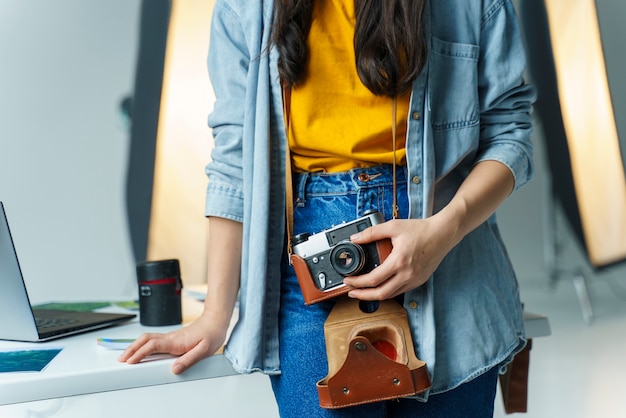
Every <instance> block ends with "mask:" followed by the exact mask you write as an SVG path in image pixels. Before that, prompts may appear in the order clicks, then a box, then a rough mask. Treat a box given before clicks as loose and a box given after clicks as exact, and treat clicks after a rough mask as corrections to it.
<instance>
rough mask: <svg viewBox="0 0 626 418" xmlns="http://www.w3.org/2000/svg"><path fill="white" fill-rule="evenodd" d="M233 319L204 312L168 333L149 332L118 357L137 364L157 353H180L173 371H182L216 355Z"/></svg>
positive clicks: (176, 372)
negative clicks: (185, 324)
mask: <svg viewBox="0 0 626 418" xmlns="http://www.w3.org/2000/svg"><path fill="white" fill-rule="evenodd" d="M228 325H229V321H225V320H218V319H217V318H215V316H214V315H211V314H210V313H208V312H204V313H203V314H202V315H201V316H200V317H198V318H197V319H196V320H195V321H194V322H192V323H191V324H189V325H188V326H185V327H183V328H181V329H178V330H176V331H172V332H168V333H165V334H158V333H146V334H142V335H141V336H140V337H139V338H137V339H136V340H135V341H134V342H133V343H132V344H131V345H130V346H129V347H128V348H127V349H126V350H125V351H124V352H123V353H122V355H121V356H120V357H119V358H118V361H120V362H124V363H128V364H136V363H139V362H141V361H143V360H144V359H146V358H147V357H148V356H152V355H154V354H172V355H176V356H180V357H179V358H177V359H176V361H174V363H173V364H172V373H174V374H181V373H182V372H184V371H185V370H187V369H188V368H189V367H191V366H193V365H194V364H196V363H197V362H199V361H200V360H202V359H204V358H206V357H209V356H211V355H212V354H214V353H215V352H216V351H217V350H218V349H219V348H220V347H221V346H222V345H223V344H224V341H225V339H226V332H227V330H228Z"/></svg>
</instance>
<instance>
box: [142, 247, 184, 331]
mask: <svg viewBox="0 0 626 418" xmlns="http://www.w3.org/2000/svg"><path fill="white" fill-rule="evenodd" d="M137 281H138V283H139V322H140V323H141V324H142V325H147V326H162V325H176V324H180V323H181V322H182V320H183V314H182V307H181V290H182V288H183V282H182V280H181V278H180V267H179V264H178V260H175V259H174V260H160V261H144V262H141V263H138V264H137Z"/></svg>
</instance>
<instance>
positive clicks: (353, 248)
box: [330, 241, 365, 276]
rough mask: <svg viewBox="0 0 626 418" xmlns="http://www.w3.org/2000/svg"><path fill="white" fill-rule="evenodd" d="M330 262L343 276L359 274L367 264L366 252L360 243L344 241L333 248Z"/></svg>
mask: <svg viewBox="0 0 626 418" xmlns="http://www.w3.org/2000/svg"><path fill="white" fill-rule="evenodd" d="M330 264H331V266H333V268H334V269H335V271H337V273H339V274H341V275H342V276H354V275H357V274H359V272H360V271H361V269H362V268H363V266H364V265H365V252H364V251H363V248H362V247H361V246H360V245H358V244H354V243H352V242H350V241H342V242H340V243H339V244H337V245H335V246H334V247H333V249H332V250H331V252H330Z"/></svg>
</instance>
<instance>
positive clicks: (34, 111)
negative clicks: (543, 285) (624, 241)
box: [0, 0, 626, 301]
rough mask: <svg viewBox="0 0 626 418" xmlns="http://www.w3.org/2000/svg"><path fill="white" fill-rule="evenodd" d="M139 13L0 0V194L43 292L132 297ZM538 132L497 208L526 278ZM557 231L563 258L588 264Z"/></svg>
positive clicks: (535, 246) (543, 275) (114, 1)
mask: <svg viewBox="0 0 626 418" xmlns="http://www.w3.org/2000/svg"><path fill="white" fill-rule="evenodd" d="M518 1H521V0H518ZM524 1H536V0H524ZM516 3H517V2H516ZM598 7H599V11H600V14H601V16H600V20H601V24H602V27H603V31H604V34H605V35H606V36H605V37H606V43H605V45H606V49H607V61H608V63H609V66H610V68H609V76H610V77H611V82H612V83H615V84H616V85H617V87H615V86H614V90H613V91H614V93H616V95H614V100H615V105H616V110H617V112H616V113H617V115H618V117H619V116H620V115H623V114H624V112H623V111H621V110H622V109H626V90H625V89H624V86H623V85H619V84H618V83H620V82H621V80H620V79H619V78H620V68H623V67H624V63H623V56H624V54H622V53H614V52H616V51H618V50H620V49H621V48H622V47H623V40H622V39H623V36H622V37H620V33H622V32H623V23H622V21H621V19H622V18H623V16H626V14H625V12H626V3H624V2H622V1H621V0H599V1H598ZM138 17H139V0H110V1H107V2H103V1H97V0H54V1H49V0H5V1H1V2H0V59H1V60H2V61H1V63H0V200H2V201H4V203H5V205H6V209H7V211H8V216H9V218H10V221H11V227H12V229H13V234H14V239H15V241H16V245H17V247H18V251H19V255H20V257H21V261H22V267H23V270H24V273H25V276H26V280H27V284H28V285H29V287H30V289H31V296H32V297H33V299H34V300H35V301H43V300H49V299H103V298H126V297H131V296H134V292H135V284H134V261H133V260H132V256H131V249H130V243H129V238H128V234H127V229H126V218H125V207H124V205H125V202H124V185H125V174H126V159H127V150H128V141H129V137H128V132H127V130H126V127H125V126H124V123H123V121H122V119H121V117H120V113H119V103H120V101H121V99H122V98H123V97H124V96H125V95H127V94H129V93H130V92H131V91H132V82H133V77H134V65H135V56H136V52H137V51H136V47H137V40H138V36H137V35H138V27H137V23H138ZM613 69H614V70H613ZM622 83H623V82H622ZM624 123H626V118H623V120H622V119H620V123H619V126H620V131H621V132H626V128H624V127H623V125H624ZM542 142H543V138H542V137H541V132H540V125H538V126H537V130H536V135H535V143H536V145H537V158H536V162H537V176H536V179H535V181H534V182H532V183H531V184H529V185H528V186H526V187H525V188H523V189H522V190H520V191H519V192H518V193H516V194H515V195H513V196H512V197H511V198H510V199H509V200H508V201H507V202H505V204H504V205H503V207H502V209H501V210H500V211H499V218H500V221H501V229H502V233H503V235H504V237H505V240H506V242H507V244H508V247H509V250H510V254H511V258H512V260H513V263H514V265H515V267H516V269H517V271H518V274H519V277H520V283H521V286H522V289H523V288H524V286H526V285H527V284H528V283H531V282H532V281H535V280H539V281H543V280H546V281H547V280H548V273H547V269H546V267H545V264H544V248H543V234H544V216H545V210H544V208H545V205H546V200H545V190H546V188H545V184H546V169H545V163H544V160H543V155H542V146H541V145H542ZM561 230H562V233H563V234H565V241H566V242H567V243H568V244H567V245H565V247H564V251H565V256H566V257H565V260H564V264H566V265H572V266H575V265H579V264H582V265H584V264H585V263H584V256H583V255H582V253H581V252H580V249H579V248H578V247H577V245H576V244H575V242H574V241H573V240H571V239H568V238H567V234H568V232H567V228H566V226H565V225H561ZM618 273H619V274H623V269H621V270H618Z"/></svg>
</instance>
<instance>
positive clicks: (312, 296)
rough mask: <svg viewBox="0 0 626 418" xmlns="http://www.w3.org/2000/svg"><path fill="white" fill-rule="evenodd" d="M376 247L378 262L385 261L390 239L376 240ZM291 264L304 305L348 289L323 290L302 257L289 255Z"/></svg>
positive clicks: (346, 287) (337, 294)
mask: <svg viewBox="0 0 626 418" xmlns="http://www.w3.org/2000/svg"><path fill="white" fill-rule="evenodd" d="M376 249H377V251H378V257H379V258H380V262H381V263H382V262H383V261H385V259H386V258H387V256H388V255H389V253H391V249H392V245H391V240H390V239H383V240H380V241H376ZM291 264H292V265H293V268H294V269H295V271H296V276H297V277H298V283H299V284H300V289H301V290H302V295H303V296H304V303H305V304H306V305H312V304H314V303H317V302H321V301H323V300H327V299H331V298H334V297H337V296H340V295H345V294H346V293H348V292H349V291H350V288H349V287H348V286H344V285H340V286H337V287H335V288H333V289H330V290H327V291H323V290H320V289H318V288H317V286H316V285H315V281H314V280H313V277H311V271H310V270H309V267H308V266H307V264H306V261H304V258H302V257H300V256H299V255H296V254H292V255H291Z"/></svg>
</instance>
